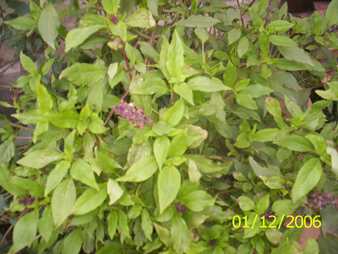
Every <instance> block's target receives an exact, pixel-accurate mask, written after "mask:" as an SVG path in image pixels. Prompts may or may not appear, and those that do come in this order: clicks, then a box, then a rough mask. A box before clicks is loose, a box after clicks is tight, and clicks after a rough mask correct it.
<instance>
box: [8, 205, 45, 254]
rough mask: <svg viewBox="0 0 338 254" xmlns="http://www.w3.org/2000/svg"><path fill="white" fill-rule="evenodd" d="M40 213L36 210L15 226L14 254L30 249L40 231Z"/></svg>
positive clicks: (22, 218)
mask: <svg viewBox="0 0 338 254" xmlns="http://www.w3.org/2000/svg"><path fill="white" fill-rule="evenodd" d="M38 220H39V213H38V211H37V210H34V211H32V212H30V213H27V214H26V215H24V216H23V217H21V218H20V219H19V220H18V221H17V223H16V224H15V226H14V230H13V246H12V248H11V250H12V251H13V253H17V252H19V251H20V250H21V249H23V248H25V247H28V246H30V245H31V244H32V242H33V241H34V240H35V236H36V233H37V229H38Z"/></svg>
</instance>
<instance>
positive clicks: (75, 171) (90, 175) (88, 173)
mask: <svg viewBox="0 0 338 254" xmlns="http://www.w3.org/2000/svg"><path fill="white" fill-rule="evenodd" d="M70 175H71V176H72V178H73V179H75V180H78V181H80V182H82V183H84V184H86V185H88V186H90V187H92V188H94V189H96V190H99V186H98V184H97V182H96V179H95V175H94V171H93V169H92V167H91V166H90V165H89V163H88V162H86V161H85V160H83V159H77V160H76V161H75V162H74V163H73V165H72V167H71V169H70Z"/></svg>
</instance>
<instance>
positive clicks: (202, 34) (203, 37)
mask: <svg viewBox="0 0 338 254" xmlns="http://www.w3.org/2000/svg"><path fill="white" fill-rule="evenodd" d="M194 32H195V34H196V36H197V37H198V39H200V41H201V42H202V43H203V44H204V43H206V42H207V40H208V39H209V33H208V32H207V31H206V29H204V28H196V29H195V30H194Z"/></svg>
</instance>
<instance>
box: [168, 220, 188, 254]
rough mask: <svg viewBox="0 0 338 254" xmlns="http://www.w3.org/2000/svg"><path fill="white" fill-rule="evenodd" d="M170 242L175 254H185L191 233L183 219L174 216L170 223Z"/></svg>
mask: <svg viewBox="0 0 338 254" xmlns="http://www.w3.org/2000/svg"><path fill="white" fill-rule="evenodd" d="M170 236H171V242H172V244H173V247H174V250H175V251H176V253H187V252H188V249H189V247H190V243H191V241H192V236H191V233H190V231H189V229H188V226H187V224H186V223H185V221H184V219H183V218H182V217H179V216H175V217H174V218H173V219H172V221H171V228H170Z"/></svg>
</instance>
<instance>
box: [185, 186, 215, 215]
mask: <svg viewBox="0 0 338 254" xmlns="http://www.w3.org/2000/svg"><path fill="white" fill-rule="evenodd" d="M179 199H180V201H182V203H183V204H184V205H185V206H186V207H188V208H189V209H190V210H191V211H194V212H201V211H203V210H204V209H206V208H208V207H210V206H213V204H214V199H213V197H212V196H210V195H209V194H208V193H207V192H205V191H202V190H196V191H191V192H189V193H186V194H184V195H182V196H180V197H179Z"/></svg>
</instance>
